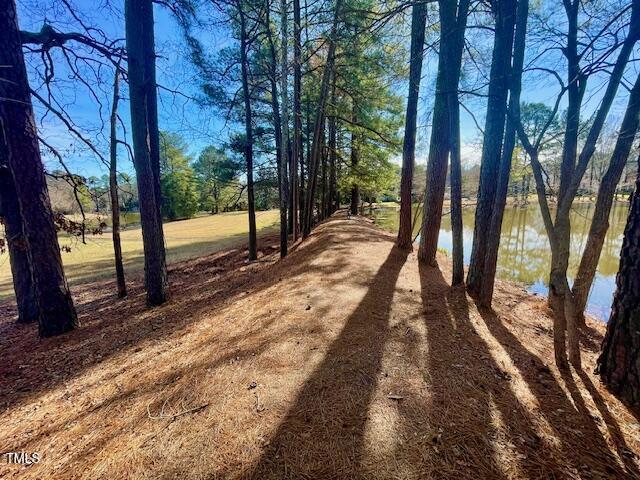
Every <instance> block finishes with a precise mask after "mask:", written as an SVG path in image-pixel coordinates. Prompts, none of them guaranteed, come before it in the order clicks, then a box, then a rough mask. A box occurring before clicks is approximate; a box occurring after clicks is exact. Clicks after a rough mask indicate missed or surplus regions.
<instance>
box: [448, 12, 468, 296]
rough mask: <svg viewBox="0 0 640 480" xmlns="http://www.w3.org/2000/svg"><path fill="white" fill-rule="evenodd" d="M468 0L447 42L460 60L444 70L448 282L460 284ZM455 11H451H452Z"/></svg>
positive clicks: (461, 271) (462, 281)
mask: <svg viewBox="0 0 640 480" xmlns="http://www.w3.org/2000/svg"><path fill="white" fill-rule="evenodd" d="M468 10H469V0H461V1H460V2H459V4H458V13H457V15H456V18H457V20H456V32H455V37H454V38H453V39H451V42H448V43H449V44H448V48H450V49H451V54H450V55H451V58H453V59H456V60H457V59H460V60H458V61H457V62H456V63H455V64H453V65H452V67H451V68H449V69H447V72H448V74H447V78H448V80H447V85H449V86H450V87H449V90H448V92H447V103H448V108H449V130H450V141H451V143H450V147H449V148H450V160H449V161H450V183H451V234H452V240H453V248H452V260H453V271H452V275H451V284H452V285H460V284H462V283H464V239H463V224H462V160H461V154H460V102H459V98H458V84H459V82H460V70H461V67H462V65H461V60H462V49H463V48H464V35H465V31H466V29H467V14H468ZM454 13H455V11H454Z"/></svg>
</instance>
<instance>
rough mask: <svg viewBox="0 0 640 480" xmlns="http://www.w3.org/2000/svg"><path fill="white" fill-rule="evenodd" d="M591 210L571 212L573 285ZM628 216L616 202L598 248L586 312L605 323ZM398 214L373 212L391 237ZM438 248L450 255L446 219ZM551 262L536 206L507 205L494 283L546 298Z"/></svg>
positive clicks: (390, 209)
mask: <svg viewBox="0 0 640 480" xmlns="http://www.w3.org/2000/svg"><path fill="white" fill-rule="evenodd" d="M414 208H416V207H414ZM593 210H594V205H593V204H592V203H577V204H575V205H574V207H573V210H572V217H571V226H572V233H571V261H570V266H569V276H570V278H569V281H570V282H572V281H573V277H572V276H573V275H574V274H575V272H576V271H577V269H578V265H579V263H580V255H581V254H582V251H583V249H584V245H585V242H586V240H587V235H588V233H589V226H590V223H591V216H592V215H593ZM627 212H628V203H626V202H617V203H615V204H614V206H613V209H612V211H611V217H610V219H609V222H610V227H609V231H608V232H607V236H606V239H605V242H604V246H603V248H602V255H601V256H600V262H599V264H598V271H597V274H596V278H595V280H594V283H593V286H592V288H591V292H590V295H589V301H588V304H587V312H588V313H590V314H591V315H594V316H596V317H598V318H599V319H600V320H602V321H605V322H606V321H607V320H608V319H609V313H610V311H611V301H612V299H613V292H614V290H615V280H616V273H617V272H618V262H619V259H620V248H621V247H622V236H623V233H624V227H625V223H626V220H627ZM474 213H475V211H474V208H473V207H465V208H464V209H463V223H464V234H463V236H464V261H465V264H467V265H468V263H469V259H470V257H471V245H472V242H473V222H474ZM398 214H399V209H398V207H396V206H379V207H378V208H376V209H375V211H374V217H375V222H376V223H377V224H379V225H381V226H382V227H383V228H385V229H387V230H390V231H394V232H395V231H397V230H398V222H399V219H398ZM420 222H421V219H420V218H418V220H417V222H416V223H417V225H418V226H419V225H420ZM417 228H418V227H416V230H417ZM416 233H417V232H416ZM439 247H440V248H442V249H443V250H445V251H447V253H448V254H449V255H450V254H451V248H452V238H451V219H450V217H449V215H445V216H444V217H443V218H442V227H441V229H440V238H439ZM550 262H551V250H550V248H549V242H548V240H547V235H546V232H545V229H544V224H543V222H542V216H541V214H540V210H539V208H538V205H537V204H536V203H530V204H529V205H527V206H520V207H519V206H512V205H508V206H507V207H506V209H505V213H504V219H503V221H502V234H501V240H500V250H499V255H498V272H497V275H498V277H499V278H501V279H505V280H512V281H517V282H520V283H523V284H525V285H526V286H527V289H528V290H529V291H530V292H532V293H537V294H540V295H546V294H547V292H548V276H549V265H550Z"/></svg>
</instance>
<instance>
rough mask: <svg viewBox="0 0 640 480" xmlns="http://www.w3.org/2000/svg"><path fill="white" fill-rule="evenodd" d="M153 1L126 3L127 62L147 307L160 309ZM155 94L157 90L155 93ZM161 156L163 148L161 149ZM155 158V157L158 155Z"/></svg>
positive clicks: (163, 276) (162, 272)
mask: <svg viewBox="0 0 640 480" xmlns="http://www.w3.org/2000/svg"><path fill="white" fill-rule="evenodd" d="M149 4H151V1H150V0H126V2H125V25H126V37H127V61H128V66H129V68H128V76H129V97H130V101H129V105H130V109H131V137H132V140H133V157H134V167H135V169H136V181H137V184H138V197H139V203H140V223H141V225H142V242H143V247H144V272H145V286H146V289H147V304H149V305H160V304H162V303H164V302H165V301H166V298H167V296H166V285H167V265H166V257H165V249H164V232H163V228H162V214H161V210H160V203H159V202H158V188H157V183H158V182H159V177H158V175H159V174H158V173H157V172H156V169H157V168H159V167H156V166H155V160H154V159H153V158H152V154H151V144H152V143H153V142H152V140H151V139H152V137H153V136H154V135H153V132H152V131H153V130H154V128H153V125H154V124H155V125H156V129H157V119H150V118H149V112H150V110H151V111H153V108H151V109H150V108H149V106H148V103H149V102H153V99H151V98H149V95H148V94H149V87H148V85H149V83H150V82H152V79H151V78H150V72H149V71H148V65H147V63H148V59H147V58H146V56H147V55H148V54H149V52H148V44H147V41H148V36H149V35H148V34H147V33H145V32H143V28H142V26H145V27H147V26H148V25H149V24H151V26H153V19H151V22H149V19H148V18H147V19H143V17H144V16H145V15H147V16H148V15H149V12H150V11H152V10H150V8H149ZM154 91H155V89H154ZM158 152H159V147H158ZM154 154H155V153H154Z"/></svg>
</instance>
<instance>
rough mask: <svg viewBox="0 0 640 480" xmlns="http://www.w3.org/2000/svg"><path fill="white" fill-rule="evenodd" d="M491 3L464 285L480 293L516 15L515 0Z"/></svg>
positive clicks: (497, 0) (501, 0)
mask: <svg viewBox="0 0 640 480" xmlns="http://www.w3.org/2000/svg"><path fill="white" fill-rule="evenodd" d="M491 3H492V8H493V11H494V15H495V19H496V28H495V37H494V43H493V57H492V60H491V72H490V74H489V97H488V100H487V118H486V123H485V129H484V141H483V145H482V159H481V163H480V184H479V186H478V202H477V206H476V213H475V224H474V229H473V244H472V247H471V260H470V263H469V272H468V273H467V288H468V290H469V292H470V293H471V294H473V295H478V294H479V293H480V288H481V285H482V279H483V276H484V262H485V257H486V247H487V237H486V234H487V232H488V231H489V224H490V222H491V215H492V210H493V203H494V201H495V194H496V184H497V182H496V178H498V170H499V168H500V158H501V153H502V142H503V138H504V126H505V117H506V114H507V94H508V89H509V83H508V81H509V71H510V70H511V51H512V49H513V34H514V26H515V16H516V0H493V1H492V2H491Z"/></svg>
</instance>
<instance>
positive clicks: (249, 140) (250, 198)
mask: <svg viewBox="0 0 640 480" xmlns="http://www.w3.org/2000/svg"><path fill="white" fill-rule="evenodd" d="M237 8H238V14H239V16H240V67H241V70H242V93H243V97H244V123H245V146H244V148H245V162H246V165H247V203H248V209H249V260H250V261H253V260H257V258H258V247H257V240H256V206H255V197H254V189H253V123H252V122H253V119H252V113H251V93H250V91H249V60H248V58H247V57H248V52H247V50H248V45H247V43H248V39H247V26H246V16H245V13H244V11H243V9H242V2H240V1H239V2H238V3H237Z"/></svg>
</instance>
